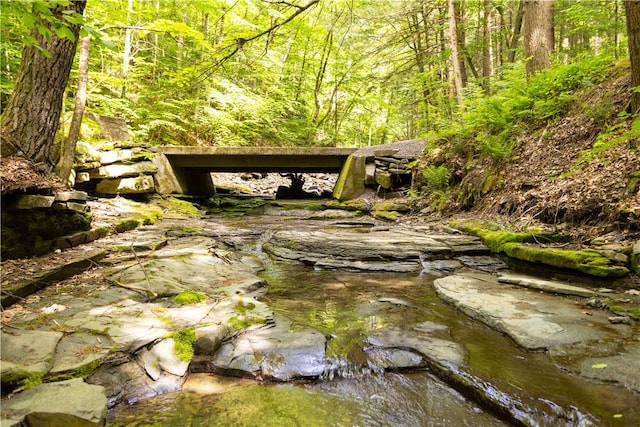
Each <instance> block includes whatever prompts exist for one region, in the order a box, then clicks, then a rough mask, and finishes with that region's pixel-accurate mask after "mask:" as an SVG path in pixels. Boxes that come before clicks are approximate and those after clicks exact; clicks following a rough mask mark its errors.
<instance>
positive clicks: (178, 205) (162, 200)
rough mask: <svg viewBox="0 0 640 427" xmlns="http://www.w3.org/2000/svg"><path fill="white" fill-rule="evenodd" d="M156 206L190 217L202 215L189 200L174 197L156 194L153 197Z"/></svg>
mask: <svg viewBox="0 0 640 427" xmlns="http://www.w3.org/2000/svg"><path fill="white" fill-rule="evenodd" d="M154 198H155V200H156V203H157V204H158V206H160V207H161V208H162V209H164V210H167V211H171V212H174V213H178V214H181V215H185V216H189V217H192V218H200V217H202V213H201V212H200V210H199V209H198V208H197V207H196V206H195V205H194V204H193V203H191V202H188V201H186V200H180V199H177V198H175V197H163V196H160V195H157V196H155V197H154Z"/></svg>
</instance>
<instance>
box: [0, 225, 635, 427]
mask: <svg viewBox="0 0 640 427" xmlns="http://www.w3.org/2000/svg"><path fill="white" fill-rule="evenodd" d="M278 221H279V220H278ZM360 223H364V222H363V221H360ZM301 224H302V223H301V222H297V223H291V222H288V223H287V222H285V223H276V225H275V226H274V225H272V224H266V225H265V224H262V225H260V226H259V227H258V228H256V227H253V226H252V225H251V224H245V227H234V226H229V225H225V224H224V223H222V222H220V221H216V220H200V219H194V218H189V219H180V218H175V219H167V220H164V221H161V222H159V223H157V224H156V225H154V226H146V227H141V228H140V229H138V230H136V231H131V232H128V233H122V234H118V235H114V236H112V237H109V238H107V239H102V240H101V241H98V242H99V243H97V242H94V244H93V245H92V246H91V247H89V246H87V247H85V248H84V249H83V250H84V251H86V253H87V256H89V255H90V254H91V253H92V251H95V250H102V251H104V255H103V256H102V257H101V258H100V260H99V263H100V264H99V265H96V268H95V269H93V270H90V271H87V272H85V273H83V274H81V275H79V276H76V277H74V278H72V279H68V280H67V281H65V282H61V283H60V284H59V285H52V286H50V287H49V288H46V289H43V290H41V291H39V292H38V294H35V295H33V296H32V297H29V299H28V300H25V301H22V302H21V304H20V306H21V307H22V309H20V310H18V309H15V310H13V311H12V312H11V313H12V317H11V318H9V317H5V316H3V319H4V321H3V325H2V341H1V343H2V382H3V386H5V385H6V386H9V387H10V388H11V389H13V390H14V391H15V393H14V395H13V396H11V398H10V399H4V400H3V401H2V418H3V419H6V420H9V419H12V420H18V421H16V422H19V420H25V421H24V422H27V421H26V420H28V419H29V418H28V417H32V418H33V417H38V416H39V415H38V414H40V413H41V410H40V409H39V408H40V407H39V406H38V403H37V402H38V399H37V398H36V397H34V396H35V393H36V392H37V393H40V392H42V393H45V395H46V393H51V389H50V387H54V386H56V387H62V388H60V389H58V391H56V393H59V395H64V396H66V393H67V392H66V391H65V390H70V389H72V388H78V389H80V390H84V389H83V387H85V388H86V390H90V392H87V393H88V394H87V399H89V397H88V396H89V395H91V396H95V397H91V398H90V400H88V401H90V402H92V403H91V405H95V407H93V406H92V409H90V410H89V409H87V408H89V407H88V406H87V407H86V408H84V409H83V411H85V412H82V411H81V412H80V413H79V415H73V416H74V417H75V416H77V417H80V418H82V419H87V420H89V421H88V422H91V423H93V422H95V423H96V425H99V423H100V422H103V420H104V414H105V413H106V408H107V407H109V408H112V407H114V406H116V405H119V404H131V403H134V402H136V401H138V400H140V399H145V398H148V397H151V396H156V395H159V394H163V393H167V392H171V391H176V390H180V389H181V387H182V384H183V383H184V381H185V379H186V377H187V376H188V375H189V373H190V372H214V373H223V374H225V375H235V376H247V377H251V378H255V379H262V380H274V381H290V380H294V379H299V378H303V379H316V378H326V377H328V376H331V375H332V373H335V372H338V371H339V370H340V369H342V368H345V370H349V369H351V367H355V370H352V371H350V372H352V373H353V372H356V371H357V372H362V371H364V370H368V371H374V372H378V373H381V372H384V371H387V370H398V369H425V368H427V369H430V370H432V371H433V372H434V373H435V374H436V375H437V376H438V377H440V378H442V379H444V380H445V381H450V382H451V383H452V384H456V385H455V387H456V388H461V389H464V390H466V391H467V392H469V393H470V394H471V395H473V394H474V393H476V394H483V395H486V394H487V393H488V391H487V390H489V391H491V390H490V388H491V387H489V386H488V385H487V384H486V383H485V382H483V381H482V380H480V379H478V378H475V377H474V376H473V375H471V374H469V372H468V366H467V363H468V353H467V350H466V349H465V347H464V343H460V342H458V341H457V340H456V337H455V336H452V334H451V332H450V331H449V329H448V327H447V326H446V325H444V324H442V323H440V322H437V321H420V322H417V323H413V324H411V323H407V324H400V325H398V324H393V323H392V322H390V321H389V320H388V319H390V318H393V317H394V316H396V317H398V316H399V317H398V318H402V313H406V312H410V311H415V310H421V309H422V308H421V307H418V306H417V305H416V304H415V303H414V302H411V301H409V300H404V299H402V298H397V297H383V298H379V299H377V300H375V301H372V302H369V303H367V304H363V305H361V306H359V307H358V308H357V310H356V311H357V313H358V315H359V316H361V318H362V319H386V320H384V321H382V320H381V323H379V324H375V325H372V326H370V327H367V328H366V331H365V333H364V335H363V337H362V344H361V345H362V347H361V348H357V349H356V350H355V351H354V354H355V355H356V356H354V357H355V359H353V360H350V361H349V363H350V367H345V366H341V365H340V364H341V363H342V362H341V361H337V360H336V358H335V355H331V354H328V353H327V348H328V346H329V345H330V342H331V340H332V339H333V337H331V336H327V335H325V334H324V333H322V332H321V331H319V330H317V329H315V328H313V327H310V326H308V325H301V324H298V323H296V322H293V321H292V320H291V319H289V318H287V317H286V316H284V315H281V314H276V315H274V313H273V311H272V309H271V308H270V306H269V304H268V303H267V302H265V301H264V300H263V298H264V296H265V293H266V292H267V286H266V283H265V281H264V280H263V279H262V278H261V277H260V276H259V275H258V273H259V272H260V271H261V270H263V269H265V268H268V267H269V265H270V264H271V263H272V262H273V260H274V259H275V260H277V261H283V260H285V261H286V262H299V263H302V264H307V265H311V266H313V267H314V268H315V269H331V270H357V271H369V272H371V271H384V272H411V273H414V274H416V275H420V274H423V275H430V276H433V277H439V278H438V279H436V280H435V281H434V286H435V289H436V291H437V293H438V295H439V297H440V298H442V299H443V300H444V301H446V302H447V303H450V304H452V305H453V306H455V307H457V308H458V309H459V310H461V311H463V312H464V313H466V314H467V315H468V316H470V317H471V318H474V319H477V320H479V321H480V322H483V323H485V324H486V325H488V326H489V327H491V328H492V329H495V330H498V331H500V332H502V333H504V334H505V335H507V336H509V337H510V338H511V339H512V340H513V341H514V342H515V343H516V344H517V345H519V346H521V347H523V348H525V349H528V350H535V351H542V350H544V351H547V352H548V353H549V354H550V355H552V356H553V357H556V358H557V361H558V363H559V364H561V365H562V366H564V368H565V369H567V370H569V371H572V372H575V373H576V375H581V376H583V377H585V378H589V379H592V380H594V381H603V382H617V383H619V384H620V385H621V386H623V387H627V388H629V389H631V390H635V391H636V392H637V391H638V384H639V383H640V381H638V375H639V374H638V372H640V367H638V366H636V365H634V364H633V363H625V361H628V360H629V358H631V359H635V360H638V359H640V358H639V357H638V348H640V347H639V346H638V341H637V336H638V335H637V325H636V324H633V323H632V324H619V325H613V324H612V323H611V322H610V321H609V319H608V317H609V314H610V313H606V312H604V311H602V310H598V309H594V308H586V305H585V304H584V300H586V299H587V298H588V297H594V295H595V297H597V296H598V293H597V290H594V289H593V288H586V287H579V286H573V285H568V284H566V283H558V282H554V281H552V280H546V279H545V280H541V279H539V278H533V277H528V276H522V275H515V274H511V273H508V272H506V271H505V269H506V266H505V265H504V264H503V263H502V262H501V261H500V260H499V259H497V258H493V257H490V256H489V255H488V254H489V251H488V249H487V248H486V247H484V245H482V244H481V242H480V241H479V239H477V238H475V237H470V236H466V235H463V234H460V233H457V232H454V231H453V230H451V231H449V230H447V229H446V228H445V227H441V226H433V227H424V226H417V227H410V226H402V225H397V226H388V225H385V226H384V227H381V226H380V223H378V222H376V221H374V220H370V221H369V222H367V224H366V226H358V225H353V224H351V225H349V224H346V223H341V222H340V220H326V219H325V220H322V221H318V222H316V223H315V225H314V226H312V227H311V226H309V227H306V226H305V227H302V226H301ZM77 250H78V251H80V248H78V249H77ZM263 250H264V252H263ZM267 254H269V255H270V256H267ZM498 271H499V272H500V274H499V275H498V274H496V272H498ZM541 290H543V291H544V293H542V292H540V291H541ZM559 294H560V295H559ZM181 298H187V300H188V302H185V301H186V300H181ZM189 298H192V299H191V300H189ZM8 314H9V313H7V315H8ZM363 322H365V320H363ZM594 343H599V344H598V345H597V348H598V351H599V352H598V354H597V355H595V356H593V357H591V356H592V355H589V350H588V348H589V346H591V345H595V344H594ZM602 343H608V344H602ZM610 343H616V345H613V344H610ZM25 349H28V351H25ZM361 356H362V358H360V357H361ZM602 364H606V368H599V369H598V368H593V366H601V365H602ZM70 377H74V378H76V379H74V380H72V381H71V384H72V385H73V387H70V386H68V385H67V382H65V381H62V380H66V379H68V378H70ZM83 379H84V380H83ZM34 380H35V381H36V383H37V382H38V380H40V381H44V384H41V385H37V386H36V387H34V388H32V389H31V390H26V391H20V390H21V389H22V388H27V385H28V383H29V382H33V381H34ZM60 390H62V391H60ZM483 390H484V391H483ZM493 396H494V398H493V400H491V399H489V400H488V401H487V402H488V403H486V406H488V407H491V408H493V406H492V405H494V406H496V408H498V407H499V406H500V399H501V398H500V396H501V395H500V393H499V392H495V393H493ZM495 396H498V398H495ZM74 399H75V398H70V400H69V401H70V402H72V401H75V400H74ZM479 400H481V399H480V398H479ZM508 400H509V399H508V398H506V397H505V398H504V399H503V401H508ZM8 402H21V403H20V405H21V406H19V407H20V408H21V409H20V410H18V409H15V410H13V409H10V408H12V407H13V408H17V407H18V406H11V405H8V404H7V403H8ZM25 402H27V403H25ZM28 402H32V403H28ZM509 405H511V407H509ZM518 405H524V406H522V408H525V407H526V405H525V404H523V403H521V402H520V403H517V404H516V403H513V402H511V403H509V404H505V405H504V406H505V407H503V408H502V409H501V410H503V411H507V412H509V411H510V410H514V409H513V408H515V409H516V410H520V409H521V410H522V411H524V412H527V410H526V408H525V409H522V408H520V409H518V408H519V407H518ZM98 406H100V408H98ZM63 408H66V407H60V410H61V411H62V410H63ZM496 408H493V409H492V410H496V411H497V412H499V410H498V409H496ZM510 408H511V409H510ZM87 411H88V412H87ZM534 412H535V411H534ZM64 413H65V414H72V413H74V412H73V410H72V409H68V410H67V409H64ZM544 416H545V415H544V414H543V415H540V417H543V418H544ZM527 417H528V415H527V416H522V417H521V418H522V420H525V421H522V423H523V424H525V425H527V422H526V420H527V419H529V418H527ZM532 417H533V418H530V419H533V420H534V421H535V420H537V419H538V418H536V417H538V415H535V416H533V415H532ZM507 418H509V417H507ZM33 419H35V418H33ZM509 419H514V420H519V418H518V417H512V418H509ZM94 420H95V421H94ZM518 422H520V421H518ZM529 424H531V423H529Z"/></svg>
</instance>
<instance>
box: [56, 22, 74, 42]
mask: <svg viewBox="0 0 640 427" xmlns="http://www.w3.org/2000/svg"><path fill="white" fill-rule="evenodd" d="M53 30H54V31H55V32H56V35H57V36H58V37H59V38H61V39H69V40H71V41H74V40H75V39H76V36H75V35H74V34H73V31H71V30H70V29H69V27H67V26H65V25H60V26H57V27H54V28H53Z"/></svg>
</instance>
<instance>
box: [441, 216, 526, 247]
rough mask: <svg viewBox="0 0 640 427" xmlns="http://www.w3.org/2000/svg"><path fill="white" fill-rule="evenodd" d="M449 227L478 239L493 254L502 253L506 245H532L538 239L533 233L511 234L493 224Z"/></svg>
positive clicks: (455, 224)
mask: <svg viewBox="0 0 640 427" xmlns="http://www.w3.org/2000/svg"><path fill="white" fill-rule="evenodd" d="M451 225H452V226H453V227H455V228H459V229H461V230H462V231H464V232H466V233H469V234H471V235H474V236H476V237H480V238H481V239H482V241H483V242H484V244H485V245H487V246H488V247H489V249H491V252H493V253H500V252H503V251H504V245H505V244H506V243H511V242H520V243H533V242H536V241H537V240H536V239H537V237H538V236H537V234H536V233H534V232H526V233H522V232H513V231H508V230H503V229H500V228H499V226H496V225H493V224H488V225H479V224H474V223H452V224H451Z"/></svg>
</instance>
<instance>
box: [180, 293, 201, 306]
mask: <svg viewBox="0 0 640 427" xmlns="http://www.w3.org/2000/svg"><path fill="white" fill-rule="evenodd" d="M173 300H174V301H175V302H176V303H177V304H180V305H188V304H198V303H201V302H204V301H206V300H207V295H206V294H204V293H202V292H195V291H184V292H181V293H179V294H178V295H176V296H175V297H173Z"/></svg>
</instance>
